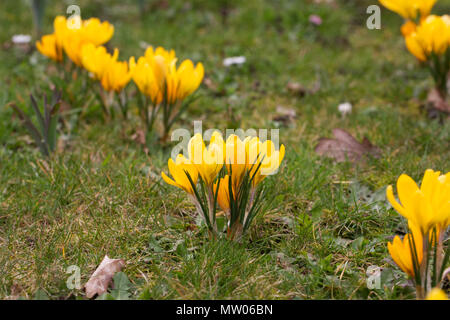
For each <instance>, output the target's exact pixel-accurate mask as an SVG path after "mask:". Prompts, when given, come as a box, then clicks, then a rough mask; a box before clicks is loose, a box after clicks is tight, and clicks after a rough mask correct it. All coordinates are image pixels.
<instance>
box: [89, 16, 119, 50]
mask: <svg viewBox="0 0 450 320" xmlns="http://www.w3.org/2000/svg"><path fill="white" fill-rule="evenodd" d="M81 31H82V34H83V35H82V37H83V39H84V41H85V42H87V43H93V44H95V45H96V46H99V45H102V44H105V43H106V42H108V41H109V40H111V38H112V36H113V35H114V26H113V25H112V24H110V23H109V22H108V21H103V22H101V21H100V19H98V18H90V19H88V20H85V21H83V25H82V28H81Z"/></svg>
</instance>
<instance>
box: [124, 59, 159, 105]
mask: <svg viewBox="0 0 450 320" xmlns="http://www.w3.org/2000/svg"><path fill="white" fill-rule="evenodd" d="M129 65H130V70H131V78H132V79H133V81H134V83H135V84H136V85H137V87H138V88H139V91H141V92H142V93H143V94H144V95H146V96H147V97H149V98H150V100H151V101H152V102H153V103H154V104H158V103H160V102H161V101H162V98H163V95H162V90H161V87H160V86H159V85H158V83H157V81H156V79H155V75H154V73H153V68H152V66H151V65H150V63H148V61H147V59H145V58H144V57H140V58H139V59H138V61H137V62H136V60H135V58H134V57H131V58H130V62H129Z"/></svg>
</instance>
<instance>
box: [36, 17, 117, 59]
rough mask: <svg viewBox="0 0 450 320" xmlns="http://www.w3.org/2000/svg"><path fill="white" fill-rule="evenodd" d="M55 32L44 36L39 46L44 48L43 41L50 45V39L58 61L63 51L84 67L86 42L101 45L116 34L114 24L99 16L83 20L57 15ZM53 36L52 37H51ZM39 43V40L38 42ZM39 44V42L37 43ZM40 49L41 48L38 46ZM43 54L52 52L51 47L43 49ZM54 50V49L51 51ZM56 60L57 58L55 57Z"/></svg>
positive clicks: (54, 25) (54, 24)
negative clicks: (100, 18) (83, 52)
mask: <svg viewBox="0 0 450 320" xmlns="http://www.w3.org/2000/svg"><path fill="white" fill-rule="evenodd" d="M53 28H54V33H53V34H52V35H47V36H43V37H42V40H41V44H39V46H40V47H41V49H42V44H43V41H46V43H47V45H50V40H49V39H51V41H52V42H54V43H55V47H56V49H55V51H56V52H57V57H58V60H57V61H62V51H63V50H64V52H65V53H66V55H67V56H68V57H69V58H70V59H71V60H72V61H73V62H74V63H75V64H76V65H78V66H80V67H82V57H81V55H82V54H81V52H82V47H83V46H84V45H85V44H88V43H92V44H94V45H96V46H97V45H101V44H104V43H106V42H108V41H109V40H110V39H111V37H112V36H113V34H114V26H112V25H111V24H110V23H109V22H107V21H104V22H100V20H99V19H97V18H90V19H88V20H85V21H83V20H81V18H80V17H78V16H77V17H74V18H71V19H66V18H65V17H63V16H57V17H56V18H55V20H54V21H53ZM49 36H51V38H49ZM38 43H39V42H38ZM36 46H38V44H36ZM38 49H39V48H38ZM41 49H39V51H41V53H42V54H44V55H47V54H49V53H50V51H49V49H47V50H41ZM51 52H53V50H52V51H51ZM52 59H53V58H52ZM54 60H55V59H54Z"/></svg>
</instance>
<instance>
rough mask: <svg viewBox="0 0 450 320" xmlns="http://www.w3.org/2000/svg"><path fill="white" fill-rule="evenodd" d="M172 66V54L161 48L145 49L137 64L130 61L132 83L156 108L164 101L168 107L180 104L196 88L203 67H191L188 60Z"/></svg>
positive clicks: (201, 78) (174, 57) (174, 62)
mask: <svg viewBox="0 0 450 320" xmlns="http://www.w3.org/2000/svg"><path fill="white" fill-rule="evenodd" d="M176 62H177V59H176V56H175V51H173V50H170V51H167V50H165V49H164V48H161V47H158V48H156V49H153V47H149V48H147V50H146V52H145V55H144V56H143V57H140V58H139V59H138V61H137V63H136V61H135V58H134V57H132V58H131V59H130V68H131V70H132V78H133V81H134V82H135V83H136V85H137V86H138V88H139V90H140V91H141V92H142V93H143V94H145V95H146V96H148V97H149V98H150V99H151V100H152V102H153V104H155V105H157V104H160V103H161V102H162V101H163V100H164V99H165V100H166V101H167V102H168V103H169V104H174V103H176V102H178V101H182V100H184V99H185V98H186V97H187V96H189V95H190V94H192V93H193V92H194V91H195V90H197V88H198V87H199V86H200V84H201V82H202V80H203V76H204V69H203V65H202V64H201V63H198V64H197V66H195V67H194V64H193V63H192V61H191V60H185V61H183V62H182V63H181V65H180V66H179V67H178V68H177V67H176Z"/></svg>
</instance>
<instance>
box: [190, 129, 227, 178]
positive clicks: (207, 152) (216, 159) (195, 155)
mask: <svg viewBox="0 0 450 320" xmlns="http://www.w3.org/2000/svg"><path fill="white" fill-rule="evenodd" d="M223 144H224V143H223V139H222V135H221V134H220V133H219V132H217V131H215V132H214V133H213V135H212V137H211V143H210V144H209V146H208V148H206V146H205V143H204V141H203V138H202V135H201V134H200V133H197V134H195V135H194V136H193V137H192V138H191V140H189V145H188V150H189V159H190V160H191V162H192V163H193V164H194V165H195V167H196V168H197V170H198V173H199V174H200V176H201V177H202V179H203V181H204V182H205V184H206V185H207V186H212V184H213V182H214V180H215V179H216V177H217V175H218V174H219V172H220V170H221V169H222V167H223V163H224V153H223V150H224V147H223Z"/></svg>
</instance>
